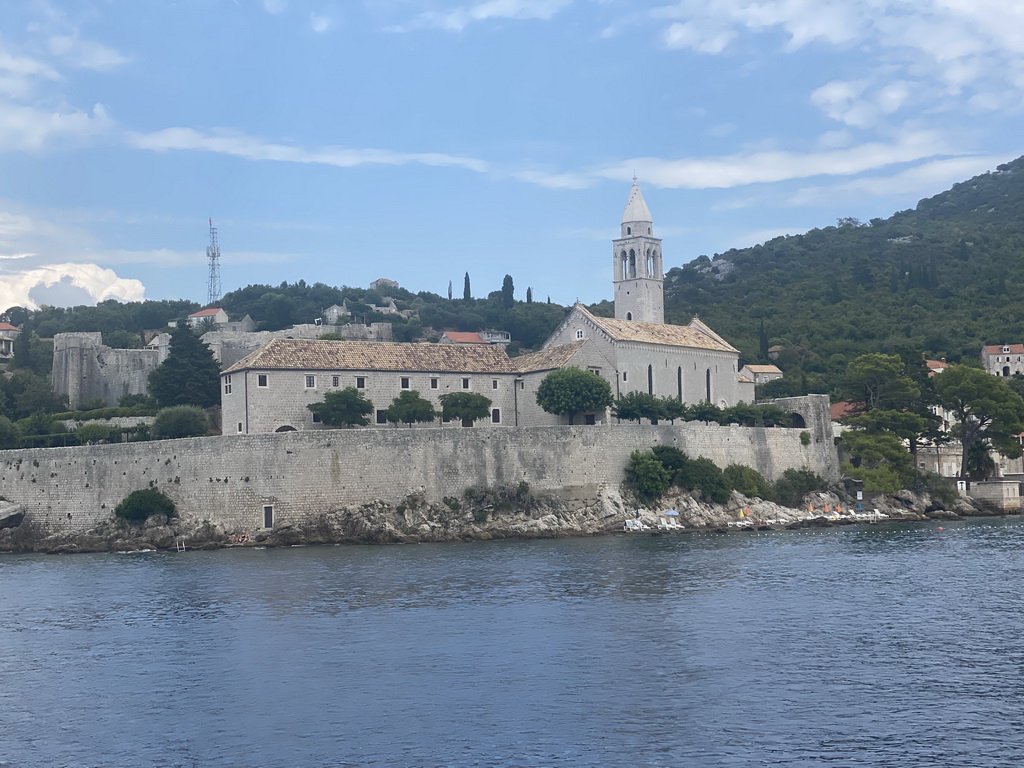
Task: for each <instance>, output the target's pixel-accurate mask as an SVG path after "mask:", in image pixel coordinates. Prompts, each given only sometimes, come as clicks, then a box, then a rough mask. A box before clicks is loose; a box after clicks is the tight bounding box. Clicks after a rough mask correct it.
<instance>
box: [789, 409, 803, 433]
mask: <svg viewBox="0 0 1024 768" xmlns="http://www.w3.org/2000/svg"><path fill="white" fill-rule="evenodd" d="M789 418H791V419H792V420H793V427H794V428H795V429H803V428H804V427H806V426H807V419H805V418H804V417H803V416H801V415H800V414H799V413H797V412H796V411H793V412H792V413H790V414H789Z"/></svg>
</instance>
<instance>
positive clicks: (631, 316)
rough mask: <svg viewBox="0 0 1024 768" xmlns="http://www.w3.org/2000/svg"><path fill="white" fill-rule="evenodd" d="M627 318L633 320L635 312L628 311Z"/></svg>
mask: <svg viewBox="0 0 1024 768" xmlns="http://www.w3.org/2000/svg"><path fill="white" fill-rule="evenodd" d="M626 319H627V320H632V319H633V313H632V312H627V313H626Z"/></svg>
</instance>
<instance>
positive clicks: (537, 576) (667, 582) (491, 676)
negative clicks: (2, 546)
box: [0, 520, 1024, 768]
mask: <svg viewBox="0 0 1024 768" xmlns="http://www.w3.org/2000/svg"><path fill="white" fill-rule="evenodd" d="M944 528H945V530H941V531H940V530H939V527H938V526H937V525H929V526H923V527H907V528H902V527H889V526H864V527H859V528H842V529H832V530H827V531H823V532H822V531H815V532H803V533H801V532H786V533H770V534H760V535H758V534H749V533H748V534H740V533H735V534H727V535H706V536H698V535H693V536H662V537H649V536H645V535H643V536H640V535H634V536H619V537H604V538H594V539H574V540H558V541H528V542H491V543H474V544H456V545H421V546H393V547H354V546H346V547H324V548H292V549H285V550H246V551H237V550H233V551H221V552H211V553H206V552H195V553H193V552H190V553H182V554H176V553H172V554H156V553H152V554H135V555H77V556H72V557H53V556H48V557H42V556H6V557H0V766H5V767H6V766H12V767H13V766H17V767H18V768H21V767H23V766H24V767H26V768H34V767H36V766H40V767H41V766H46V767H47V768H50V767H51V766H75V767H77V766H81V767H83V768H84V767H86V766H88V767H92V766H103V767H104V768H108V767H109V768H121V767H122V766H124V767H128V766H131V767H135V766H161V767H162V766H166V767H167V768H171V767H172V766H203V767H204V768H208V767H211V766H212V767H220V766H247V767H248V766H252V767H260V768H277V767H279V766H280V767H281V768H285V767H289V768H290V767H292V766H296V767H299V766H350V765H351V766H524V767H525V766H696V767H700V766H730V767H732V766H808V767H810V766H814V767H817V766H872V767H881V766H899V768H913V767H915V766H942V767H943V768H950V767H953V766H986V767H989V768H991V767H994V766H1000V767H1002V766H1021V765H1024V676H1022V666H1024V637H1022V635H1024V623H1022V620H1021V619H1022V614H1021V608H1022V601H1024V599H1022V597H1021V586H1022V570H1024V564H1022V551H1024V527H1022V526H1021V524H1020V523H1019V522H1017V521H1014V520H1007V521H999V520H996V521H991V520H990V521H972V522H966V523H947V524H944Z"/></svg>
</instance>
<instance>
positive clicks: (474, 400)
mask: <svg viewBox="0 0 1024 768" xmlns="http://www.w3.org/2000/svg"><path fill="white" fill-rule="evenodd" d="M439 399H440V402H441V416H442V417H443V418H445V419H449V420H454V421H477V420H478V419H487V418H490V415H491V401H490V399H489V398H487V397H484V396H483V395H481V394H478V393H476V392H449V393H447V394H445V395H441V397H440V398H439Z"/></svg>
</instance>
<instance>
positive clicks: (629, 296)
mask: <svg viewBox="0 0 1024 768" xmlns="http://www.w3.org/2000/svg"><path fill="white" fill-rule="evenodd" d="M661 264H662V262H661V239H660V238H657V237H655V236H654V222H653V219H652V217H651V212H650V210H649V209H648V208H647V203H646V202H645V201H644V196H643V194H642V193H641V192H640V186H639V185H638V184H637V183H636V176H634V177H633V187H632V188H631V189H630V190H629V199H628V200H627V201H626V210H625V211H623V213H622V222H621V232H620V233H619V237H618V239H616V240H613V241H612V270H613V272H612V283H613V285H614V286H615V318H616V319H617V320H635V321H637V322H641V323H658V324H660V325H661V324H664V323H665V275H664V272H663V271H662V266H661Z"/></svg>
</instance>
